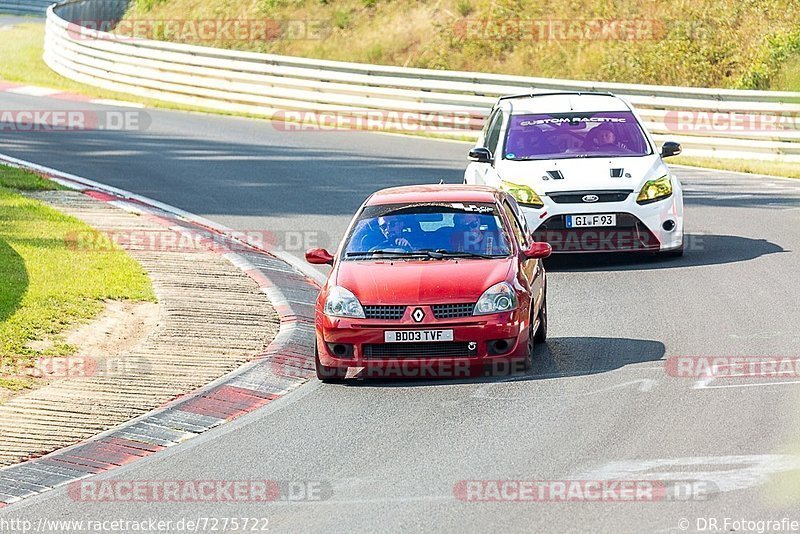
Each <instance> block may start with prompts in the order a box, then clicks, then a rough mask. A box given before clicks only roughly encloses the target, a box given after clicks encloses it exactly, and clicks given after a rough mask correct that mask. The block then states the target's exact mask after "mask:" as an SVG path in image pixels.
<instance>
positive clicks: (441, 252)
mask: <svg viewBox="0 0 800 534" xmlns="http://www.w3.org/2000/svg"><path fill="white" fill-rule="evenodd" d="M433 254H436V256H433V257H440V258H484V259H494V258H502V257H504V254H481V253H480V252H454V251H452V250H445V249H442V248H440V249H436V250H434V251H433Z"/></svg>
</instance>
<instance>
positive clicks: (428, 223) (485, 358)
mask: <svg viewBox="0 0 800 534" xmlns="http://www.w3.org/2000/svg"><path fill="white" fill-rule="evenodd" d="M550 253H551V248H550V245H549V244H547V243H537V242H534V241H532V239H531V236H530V232H529V231H528V227H527V225H526V223H525V217H523V216H522V214H521V213H520V211H519V208H518V207H517V204H516V202H515V201H514V199H513V198H512V197H511V196H509V195H508V194H507V193H505V192H503V191H500V190H497V189H494V188H490V187H483V186H465V185H420V186H408V187H396V188H391V189H384V190H382V191H378V192H377V193H375V194H373V195H372V196H370V197H369V198H368V199H367V200H366V201H365V202H364V204H363V205H362V206H361V208H360V209H359V210H358V213H357V214H356V216H355V218H354V219H353V221H352V222H351V223H350V227H349V228H348V230H347V233H346V236H345V238H344V240H343V241H342V244H341V245H340V247H339V250H338V252H337V253H336V256H333V255H331V254H330V253H329V252H328V251H326V250H324V249H314V250H310V251H308V252H307V253H306V260H307V261H308V262H309V263H314V264H330V265H333V270H332V271H331V273H330V276H329V277H328V280H327V283H326V284H325V286H324V287H323V288H322V290H321V291H320V294H319V298H318V299H317V302H316V338H317V343H316V369H317V376H318V377H319V378H320V380H322V381H324V382H338V381H342V380H344V378H345V376H346V374H347V370H348V368H350V367H364V368H366V369H367V370H368V371H370V370H377V371H379V372H380V375H379V376H384V377H386V376H402V377H409V376H410V377H419V378H426V377H463V376H469V374H470V372H471V371H472V370H473V369H475V368H478V367H479V366H480V367H486V366H488V365H492V364H497V363H503V364H517V363H521V364H522V366H523V367H524V368H525V369H528V368H530V366H531V365H532V352H533V345H534V342H535V341H539V342H541V341H544V339H545V336H546V335H547V299H546V278H545V272H544V268H543V265H542V261H541V260H542V258H546V257H547V256H549V255H550Z"/></svg>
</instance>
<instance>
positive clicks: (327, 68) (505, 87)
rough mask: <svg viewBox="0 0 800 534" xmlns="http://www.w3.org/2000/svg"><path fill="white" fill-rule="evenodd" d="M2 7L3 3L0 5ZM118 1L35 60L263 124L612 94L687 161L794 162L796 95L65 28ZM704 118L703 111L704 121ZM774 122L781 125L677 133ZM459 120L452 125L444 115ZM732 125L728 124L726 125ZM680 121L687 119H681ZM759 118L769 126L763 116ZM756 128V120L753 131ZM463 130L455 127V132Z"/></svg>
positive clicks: (462, 111) (470, 129) (82, 10)
mask: <svg viewBox="0 0 800 534" xmlns="http://www.w3.org/2000/svg"><path fill="white" fill-rule="evenodd" d="M0 1H2V0H0ZM127 3H128V1H127V0H72V1H68V2H65V3H62V4H58V5H56V6H53V7H50V8H49V9H48V11H47V21H46V33H45V51H44V59H45V61H46V62H47V64H48V65H49V66H50V67H51V68H52V69H53V70H54V71H56V72H58V73H59V74H61V75H63V76H65V77H67V78H71V79H73V80H76V81H79V82H83V83H87V84H89V85H94V86H98V87H103V88H106V89H110V90H114V91H119V92H123V93H128V94H133V95H137V96H140V97H146V98H153V99H158V100H163V101H169V102H175V103H179V104H185V105H192V106H200V107H204V108H210V109H217V110H223V111H230V112H242V113H249V114H254V115H260V116H274V115H275V114H276V113H279V112H281V111H284V110H299V111H304V112H321V113H340V114H354V115H355V114H360V113H364V112H366V111H368V110H381V111H382V112H387V111H391V112H397V113H402V114H406V115H409V116H418V117H420V118H419V120H420V121H421V120H423V119H422V118H421V117H422V116H423V115H426V114H430V115H436V116H439V117H443V119H442V121H443V123H444V124H445V125H447V124H448V123H447V121H448V120H452V121H453V124H452V125H451V126H452V128H448V127H447V126H445V127H444V128H442V129H441V130H440V131H442V132H444V133H449V134H456V135H462V136H463V135H465V134H466V135H470V136H476V135H477V131H478V130H479V129H480V127H481V125H482V122H483V118H484V117H485V116H486V113H487V112H488V110H489V109H490V107H491V105H492V104H493V103H494V101H495V100H496V98H497V97H498V96H501V95H504V94H509V93H520V92H523V91H527V90H530V91H532V92H542V91H552V90H554V89H555V90H584V91H589V90H598V91H613V92H614V93H616V94H618V95H620V96H623V97H624V98H625V99H626V100H628V101H629V102H630V103H631V104H633V105H634V106H636V108H637V109H638V111H639V113H640V115H641V116H642V118H643V120H644V121H645V123H646V125H647V127H648V128H649V129H650V130H651V132H652V133H653V136H654V138H655V139H656V141H657V142H663V141H664V140H667V139H669V140H675V141H678V142H680V143H681V144H682V145H683V146H684V153H685V154H687V155H697V156H713V157H723V158H753V159H765V160H781V161H787V162H800V93H792V92H777V91H740V90H723V89H702V88H686V87H667V86H653V85H628V84H617V83H597V82H580V81H571V80H554V79H547V78H529V77H523V76H507V75H496V74H485V73H474V72H456V71H438V70H429V69H409V68H402V67H392V66H381V65H368V64H360V63H346V62H337V61H326V60H316V59H308V58H301V57H290V56H278V55H273V54H262V53H254V52H240V51H234V50H223V49H218V48H210V47H202V46H194V45H185V44H178V43H170V42H164V41H153V40H144V39H129V38H126V37H124V36H114V35H113V34H109V33H106V32H99V31H95V30H92V29H88V28H84V27H82V26H80V25H78V24H75V23H72V22H70V21H80V20H93V21H96V20H109V19H118V18H120V17H121V15H122V13H124V11H125V8H126V7H127ZM706 114H707V115H706ZM713 114H718V115H717V119H718V120H719V119H720V117H721V119H722V120H724V121H731V120H734V121H735V120H742V117H744V116H745V115H744V114H749V116H750V117H751V118H752V117H754V118H755V119H758V117H761V116H762V115H763V117H775V116H780V115H782V116H784V117H786V118H787V120H789V122H790V124H789V125H788V127H785V128H763V127H756V128H752V127H744V128H735V127H728V128H727V129H726V128H714V127H711V126H710V123H709V124H707V126H708V131H698V130H696V129H695V130H691V129H690V130H688V131H684V130H682V129H681V127H680V121H681V120H683V119H681V117H683V118H684V119H686V120H688V121H689V122H690V123H693V124H696V123H702V122H703V120H704V119H703V118H704V117H706V118H708V119H709V120H710V119H711V118H713V117H714V116H713ZM465 116H466V117H467V118H468V120H467V121H466V122H464V121H463V120H462V121H460V122H459V123H458V124H456V122H457V119H453V118H452V117H461V118H462V119H463V117H465ZM737 117H738V119H737ZM687 118H688V119H687ZM767 120H769V119H767ZM762 126H763V124H762ZM465 130H466V131H465Z"/></svg>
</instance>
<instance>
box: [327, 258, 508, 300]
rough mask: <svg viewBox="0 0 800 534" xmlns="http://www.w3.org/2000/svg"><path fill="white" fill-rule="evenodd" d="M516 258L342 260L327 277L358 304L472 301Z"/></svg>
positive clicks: (499, 278)
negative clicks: (355, 298) (349, 292)
mask: <svg viewBox="0 0 800 534" xmlns="http://www.w3.org/2000/svg"><path fill="white" fill-rule="evenodd" d="M514 261H516V259H515V258H514V257H513V256H512V257H509V258H498V259H458V260H427V261H416V260H415V261H372V262H370V261H342V262H339V264H338V265H337V266H336V272H335V273H333V274H334V276H332V277H331V280H332V281H335V283H336V284H337V285H340V286H343V287H346V288H347V289H349V290H350V291H352V292H353V293H354V294H355V295H356V297H358V299H359V300H360V301H361V303H362V304H436V303H448V302H476V301H477V300H478V298H479V297H480V296H481V294H482V293H483V292H484V291H485V290H486V289H487V288H488V287H489V286H492V285H494V284H496V283H498V282H502V281H504V280H506V278H507V276H508V273H509V270H510V269H511V267H512V265H513V264H514Z"/></svg>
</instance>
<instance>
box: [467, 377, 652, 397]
mask: <svg viewBox="0 0 800 534" xmlns="http://www.w3.org/2000/svg"><path fill="white" fill-rule="evenodd" d="M522 381H523V380H520V379H514V380H510V379H506V380H498V381H497V382H490V383H488V384H484V385H482V386H481V387H479V388H478V389H477V390H476V391H475V393H473V394H472V395H470V397H471V398H473V399H487V400H518V399H533V398H535V399H571V398H580V397H589V396H592V395H597V394H600V393H606V392H608V391H613V390H615V389H623V388H626V387H628V386H632V385H634V384H640V386H639V388H638V390H639V391H641V392H643V393H646V392H648V391H651V390H652V389H653V388H654V387H655V385H656V384H657V383H658V382H657V381H656V380H652V379H650V378H641V379H639V380H630V381H628V382H623V383H621V384H614V385H613V386H608V387H604V388H601V389H596V390H592V391H586V392H583V393H570V394H566V395H547V394H544V395H533V396H527V395H514V396H511V397H508V396H506V397H503V396H495V395H489V394H487V390H488V389H490V388H491V386H493V385H495V384H502V383H508V382H522Z"/></svg>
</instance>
